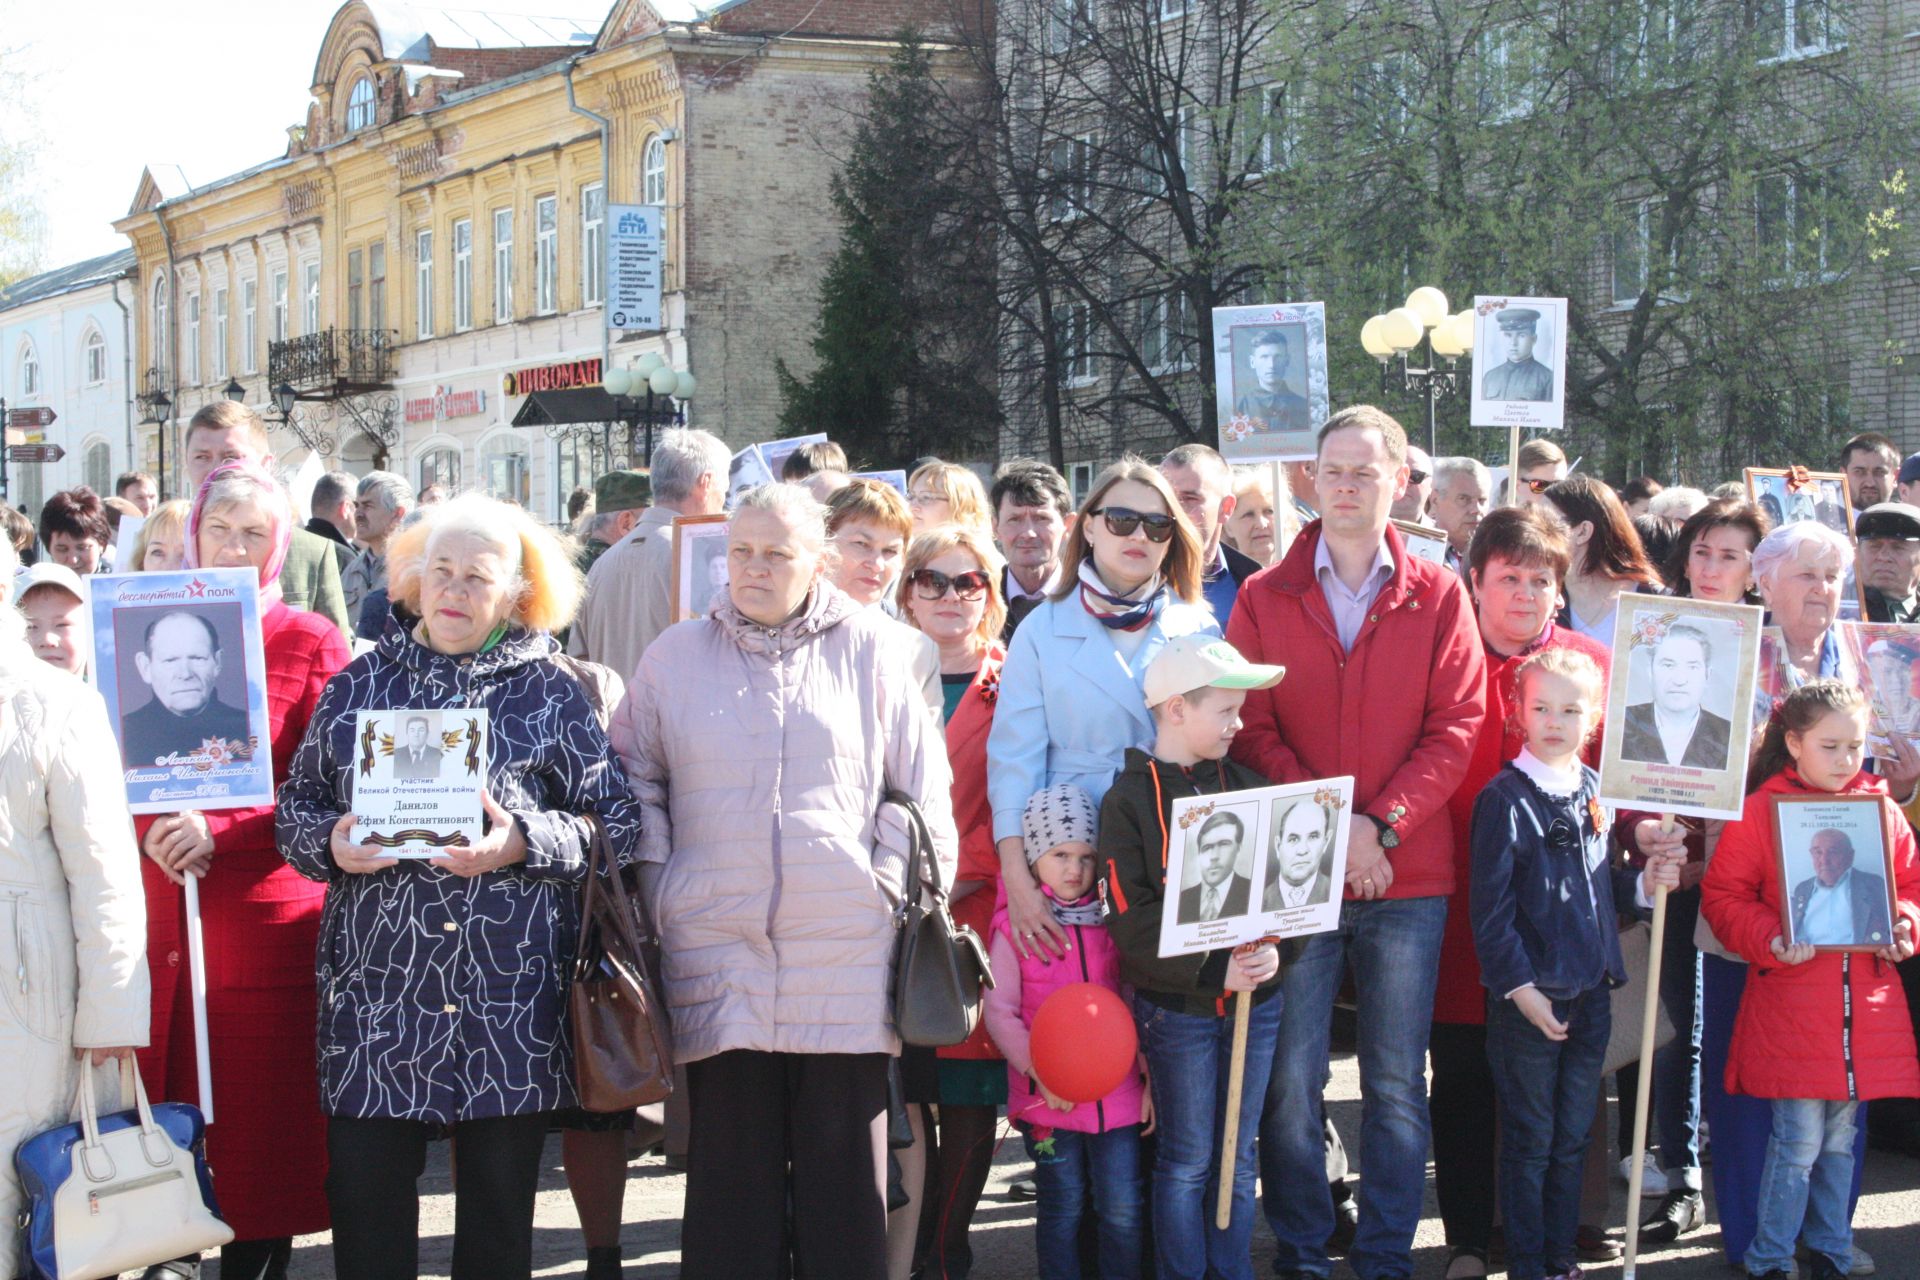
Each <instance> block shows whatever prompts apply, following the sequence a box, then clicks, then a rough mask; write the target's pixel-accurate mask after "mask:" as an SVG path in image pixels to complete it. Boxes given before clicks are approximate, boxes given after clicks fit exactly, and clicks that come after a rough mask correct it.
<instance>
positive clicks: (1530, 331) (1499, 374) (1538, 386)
mask: <svg viewBox="0 0 1920 1280" xmlns="http://www.w3.org/2000/svg"><path fill="white" fill-rule="evenodd" d="M1494 321H1495V323H1496V324H1498V325H1499V326H1500V341H1501V343H1502V345H1503V346H1504V349H1505V351H1506V353H1507V358H1506V360H1505V362H1503V363H1502V364H1499V365H1496V366H1495V367H1494V368H1493V369H1491V370H1489V371H1488V372H1487V374H1486V376H1485V377H1483V378H1482V379H1481V380H1480V396H1481V398H1482V399H1484V400H1551V399H1553V370H1552V369H1550V368H1548V367H1547V366H1546V365H1544V364H1541V363H1540V362H1539V361H1538V360H1536V359H1534V358H1533V349H1534V346H1535V345H1536V344H1537V343H1538V342H1539V329H1540V313H1539V312H1538V311H1535V310H1534V309H1533V308H1531V307H1509V308H1507V309H1506V310H1504V311H1501V312H1499V313H1498V314H1497V315H1496V316H1495V317H1494Z"/></svg>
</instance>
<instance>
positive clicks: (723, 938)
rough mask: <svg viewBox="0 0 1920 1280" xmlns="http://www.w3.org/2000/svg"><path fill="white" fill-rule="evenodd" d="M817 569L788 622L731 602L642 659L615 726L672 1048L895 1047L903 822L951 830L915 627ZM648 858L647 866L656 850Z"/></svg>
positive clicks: (947, 843) (940, 847) (686, 1056)
mask: <svg viewBox="0 0 1920 1280" xmlns="http://www.w3.org/2000/svg"><path fill="white" fill-rule="evenodd" d="M916 638H917V637H915V636H914V635H913V634H912V633H911V632H908V631H906V630H905V629H903V628H901V627H900V626H899V625H898V624H896V623H895V622H893V621H892V620H891V619H889V618H887V617H886V616H885V615H884V614H882V613H881V612H880V611H879V610H861V609H859V608H857V607H856V606H855V605H854V604H853V602H852V601H851V600H849V599H848V598H847V597H846V596H845V595H844V594H842V593H841V592H840V591H839V590H838V589H836V588H834V587H833V586H830V585H828V584H826V583H824V582H823V583H821V584H820V585H819V586H817V587H816V588H815V589H814V593H813V596H812V598H811V599H810V600H809V602H808V604H807V606H806V607H805V608H804V609H803V610H802V611H801V613H800V615H799V616H798V617H796V618H794V619H793V620H792V621H789V622H787V623H786V624H784V625H783V626H780V627H763V626H759V625H757V624H755V623H752V622H749V621H748V620H747V619H746V618H744V617H743V616H741V614H740V613H739V612H738V611H737V610H735V609H734V608H733V606H732V605H730V604H728V605H722V606H721V607H720V608H719V609H717V610H716V611H715V612H714V614H713V616H712V617H709V618H703V619H696V620H694V621H690V622H683V623H680V624H679V625H677V626H674V627H670V628H668V629H667V631H666V632H664V633H663V634H662V635H661V636H660V638H659V639H658V640H657V641H655V642H654V644H653V645H652V647H651V648H649V649H648V650H647V652H646V654H645V656H644V657H642V658H641V660H640V667H639V670H638V671H636V672H635V673H634V678H633V680H632V682H631V683H630V684H629V686H628V691H627V698H626V700H625V701H624V702H623V703H622V704H621V706H620V710H619V711H618V712H617V713H616V714H615V716H614V723H613V731H612V738H613V744H614V747H615V748H616V749H617V750H618V751H619V753H620V757H621V760H622V761H623V762H624V764H625V765H626V769H627V776H628V779H629V781H630V782H631V783H632V785H633V791H634V795H635V796H636V797H637V798H638V799H639V801H640V803H641V805H642V806H643V810H644V812H643V816H642V819H641V840H640V857H641V859H642V866H643V878H644V879H645V880H646V882H647V885H648V890H649V897H650V899H651V901H652V903H653V907H654V911H655V915H656V917H657V919H658V922H659V927H660V930H661V936H662V950H663V976H664V979H665V987H666V991H665V997H666V1001H667V1004H668V1006H669V1008H670V1009H671V1010H672V1016H673V1040H674V1052H675V1056H676V1057H677V1058H678V1059H679V1060H680V1061H681V1062H683V1063H684V1062H694V1061H697V1060H699V1059H702V1058H707V1057H711V1056H713V1055H714V1054H718V1053H724V1052H726V1051H728V1050H731V1049H754V1050H761V1051H768V1052H781V1053H894V1052H897V1051H898V1050H899V1040H898V1039H897V1038H896V1037H895V1035H894V1032H893V1026H892V1018H891V1015H890V1013H889V1002H888V992H889V990H890V986H891V976H892V968H893V953H894V936H895V932H894V922H893V916H892V911H893V908H894V906H895V904H897V903H898V902H899V900H900V894H901V890H902V887H903V883H904V881H905V879H906V854H907V843H906V825H905V819H904V815H903V814H902V812H901V811H900V810H899V808H898V807H897V806H894V805H891V804H887V803H885V802H884V796H885V794H886V792H887V791H888V789H890V788H895V789H898V790H900V791H903V792H905V793H906V794H907V795H909V796H911V797H913V798H914V799H915V800H916V801H917V802H918V804H919V806H920V809H921V811H922V812H923V813H924V814H925V815H926V818H927V822H928V824H929V825H930V826H931V827H932V829H933V833H934V840H935V845H936V850H937V856H938V857H939V859H940V861H941V863H942V866H943V868H944V870H943V873H942V874H943V877H944V879H945V881H946V883H949V884H951V883H952V880H953V867H954V859H955V856H956V849H957V840H956V838H955V836H954V830H953V817H952V808H951V803H950V800H949V789H950V786H951V777H950V775H949V772H948V768H947V753H946V746H945V743H944V741H943V739H942V737H941V734H940V731H939V727H938V725H937V724H936V723H935V721H934V720H933V718H932V717H930V716H929V715H928V714H927V708H926V703H925V702H924V701H923V700H922V696H921V689H920V684H919V681H918V679H917V677H916V676H915V674H914V671H913V664H912V657H911V655H912V650H913V648H914V645H913V641H914V640H915V639H916ZM647 864H652V865H651V866H649V865H647Z"/></svg>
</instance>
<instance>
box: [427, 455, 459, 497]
mask: <svg viewBox="0 0 1920 1280" xmlns="http://www.w3.org/2000/svg"><path fill="white" fill-rule="evenodd" d="M436 484H437V485H439V486H441V487H442V488H443V489H445V490H446V491H447V493H448V495H449V496H451V495H453V494H456V493H459V492H460V451H459V450H458V449H456V448H454V447H453V446H451V445H440V446H438V447H436V448H432V449H429V450H427V451H426V452H425V453H423V454H421V455H420V488H421V489H422V490H423V491H424V490H426V489H429V488H431V487H432V486H434V485H436Z"/></svg>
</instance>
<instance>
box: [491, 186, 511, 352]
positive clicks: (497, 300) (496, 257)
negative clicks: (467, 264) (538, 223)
mask: <svg viewBox="0 0 1920 1280" xmlns="http://www.w3.org/2000/svg"><path fill="white" fill-rule="evenodd" d="M511 319H513V210H511V209H495V210H494V211H493V322H494V323H495V324H505V323H506V322H507V321H509V320H511Z"/></svg>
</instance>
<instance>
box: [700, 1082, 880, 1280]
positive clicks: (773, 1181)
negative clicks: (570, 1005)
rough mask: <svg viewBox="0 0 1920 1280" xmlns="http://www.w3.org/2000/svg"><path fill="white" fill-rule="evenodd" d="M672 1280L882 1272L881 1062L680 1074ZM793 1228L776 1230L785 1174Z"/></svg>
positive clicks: (835, 1279) (848, 1276) (782, 1216)
mask: <svg viewBox="0 0 1920 1280" xmlns="http://www.w3.org/2000/svg"><path fill="white" fill-rule="evenodd" d="M687 1100H688V1105H689V1109H690V1112H691V1125H690V1128H691V1134H690V1138H689V1142H688V1147H687V1201H686V1210H685V1215H684V1218H683V1221H682V1224H681V1229H680V1274H681V1276H682V1277H683V1278H684V1280H775V1277H777V1276H779V1275H781V1274H782V1271H783V1266H784V1259H785V1257H786V1255H787V1251H788V1249H789V1248H791V1250H792V1255H793V1260H794V1262H795V1264H796V1268H795V1269H796V1270H797V1272H798V1274H800V1275H804V1276H808V1277H813V1278H815V1280H826V1278H827V1277H831V1278H832V1280H885V1278H886V1274H887V1203H886V1170H887V1164H886V1153H887V1147H886V1143H887V1056H886V1055H885V1054H881V1053H760V1052H754V1051H749V1050H744V1049H737V1050H733V1051H731V1052H728V1053H722V1054H718V1055H716V1056H714V1057H711V1058H702V1059H701V1060H700V1061H698V1062H694V1063H691V1064H689V1065H688V1067H687ZM789 1169H791V1170H792V1193H793V1223H792V1233H791V1237H790V1238H789V1236H788V1234H787V1232H786V1217H787V1214H786V1205H787V1192H788V1177H787V1175H788V1170H789Z"/></svg>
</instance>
